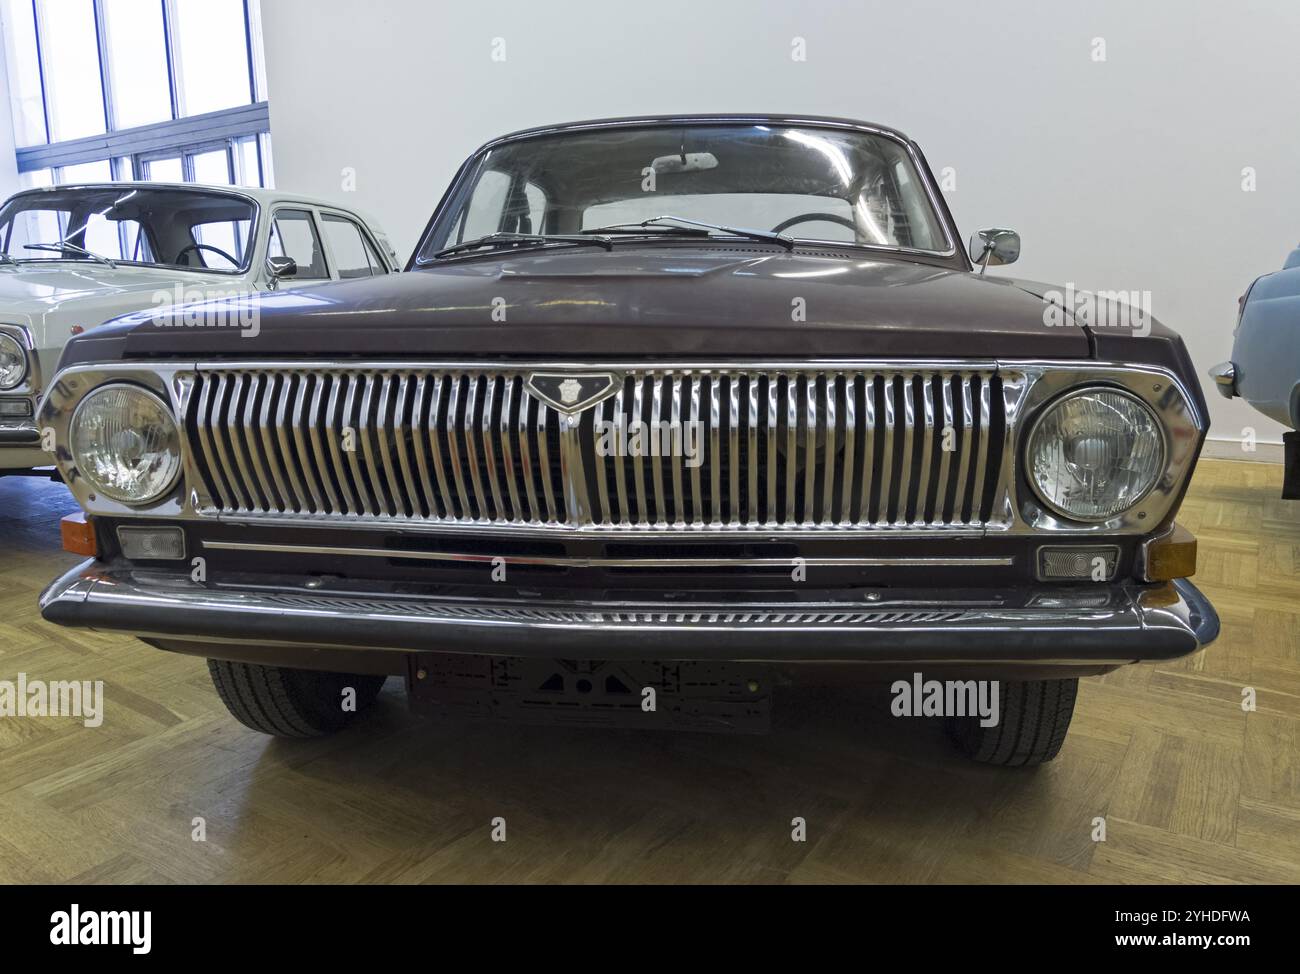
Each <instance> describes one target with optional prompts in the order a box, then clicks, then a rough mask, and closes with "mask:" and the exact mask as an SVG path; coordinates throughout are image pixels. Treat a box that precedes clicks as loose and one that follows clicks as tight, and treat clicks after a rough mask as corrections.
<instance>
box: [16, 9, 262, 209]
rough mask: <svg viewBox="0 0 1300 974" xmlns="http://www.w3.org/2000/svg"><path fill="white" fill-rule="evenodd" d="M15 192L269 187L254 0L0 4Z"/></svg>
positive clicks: (257, 12) (259, 41)
mask: <svg viewBox="0 0 1300 974" xmlns="http://www.w3.org/2000/svg"><path fill="white" fill-rule="evenodd" d="M0 31H2V32H3V34H4V42H5V54H6V62H7V65H8V74H9V88H10V92H11V98H12V103H13V120H14V123H13V124H14V137H15V144H16V146H17V161H18V171H19V174H20V180H21V183H22V186H23V188H32V187H39V186H51V185H67V184H71V183H81V182H106V181H111V180H124V179H144V180H157V181H167V182H203V183H216V184H227V185H242V186H268V185H271V183H272V178H271V165H270V121H269V114H268V112H267V105H266V101H265V94H264V91H265V83H264V81H263V71H262V67H261V60H262V58H261V32H260V18H259V7H258V0H0Z"/></svg>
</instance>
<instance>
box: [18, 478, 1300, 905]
mask: <svg viewBox="0 0 1300 974" xmlns="http://www.w3.org/2000/svg"><path fill="white" fill-rule="evenodd" d="M1281 476H1282V473H1281V469H1280V468H1279V467H1276V466H1269V465H1263V464H1246V463H1229V462H1223V461H1218V462H1212V461H1207V462H1204V463H1202V465H1201V467H1200V469H1199V471H1198V473H1197V475H1196V479H1195V482H1194V484H1193V488H1192V491H1191V494H1190V497H1189V499H1188V501H1187V503H1186V505H1185V507H1184V510H1183V514H1182V516H1181V520H1182V521H1183V522H1184V523H1185V524H1186V525H1187V526H1188V527H1189V528H1191V529H1192V530H1193V531H1194V532H1196V534H1197V535H1198V536H1199V537H1200V542H1201V549H1200V550H1201V561H1200V572H1199V574H1198V576H1197V581H1198V582H1199V583H1200V584H1201V585H1202V586H1203V588H1204V589H1205V591H1206V592H1207V593H1208V594H1209V596H1210V597H1211V598H1212V599H1213V601H1214V602H1215V604H1216V605H1217V607H1218V609H1219V611H1220V613H1221V614H1222V617H1223V635H1222V636H1221V638H1220V639H1219V641H1218V642H1217V643H1216V644H1215V645H1214V646H1212V647H1211V648H1210V649H1209V650H1208V651H1206V652H1203V653H1198V654H1197V655H1195V656H1192V657H1190V658H1187V659H1184V660H1180V661H1177V662H1174V663H1170V664H1165V665H1161V666H1133V667H1127V668H1125V669H1122V670H1120V671H1118V672H1116V673H1113V674H1111V675H1109V676H1107V677H1104V678H1094V679H1089V680H1085V681H1083V684H1082V686H1081V691H1080V696H1079V704H1078V709H1077V710H1076V714H1075V719H1074V726H1073V729H1072V730H1071V733H1070V736H1069V738H1068V739H1067V741H1066V745H1065V748H1064V750H1063V751H1062V753H1061V756H1060V757H1059V758H1058V760H1057V761H1056V762H1055V763H1053V764H1051V765H1048V766H1046V767H1044V768H1042V769H1041V770H1039V771H1037V772H1006V771H998V770H993V769H988V768H984V767H980V766H976V765H972V764H968V763H967V762H965V761H964V760H963V759H961V758H959V757H957V756H956V755H955V754H953V753H952V752H951V751H950V750H949V749H948V747H947V746H946V744H945V742H944V741H943V739H942V737H941V733H940V731H939V729H938V728H937V727H933V726H929V724H928V723H927V722H920V721H901V720H895V719H892V718H890V717H888V716H887V708H886V707H884V706H879V707H871V708H867V707H864V706H862V704H861V700H860V699H859V698H856V697H854V696H852V695H848V694H829V693H820V694H807V693H805V694H800V695H792V696H790V697H788V698H778V702H777V708H778V721H777V730H776V732H775V733H774V734H773V735H771V736H769V737H765V738H748V737H738V738H730V737H713V736H697V735H690V734H659V733H636V732H631V731H626V732H624V731H619V732H612V733H611V732H605V731H582V730H576V729H567V728H529V727H500V726H497V727H486V726H477V725H476V726H454V725H453V726H446V725H439V724H430V723H426V722H424V721H422V720H421V719H419V718H416V717H413V716H411V715H409V714H408V713H407V711H406V707H405V703H404V700H403V697H402V693H401V689H400V686H399V685H398V683H397V681H395V680H394V681H392V682H390V684H389V686H388V688H387V689H386V690H385V691H384V694H383V695H382V697H381V700H380V704H379V706H378V708H377V709H376V710H375V711H374V712H373V713H371V714H368V715H367V716H366V718H365V719H364V721H363V722H362V723H361V724H360V726H358V727H357V728H355V729H353V730H352V731H350V732H348V733H346V734H344V735H342V736H340V737H337V738H334V739H329V740H325V741H313V742H307V743H297V742H285V741H272V740H269V739H267V738H263V737H260V736H259V735H257V734H255V733H253V732H251V731H248V730H246V729H244V728H243V727H242V726H240V725H239V724H237V723H235V722H234V720H232V719H231V718H230V717H228V716H227V714H226V713H225V711H224V710H223V709H222V707H221V704H220V703H219V701H218V699H217V696H216V694H215V692H214V691H213V690H212V688H211V686H210V685H209V682H208V676H207V671H206V668H205V667H204V665H203V663H202V661H201V660H197V659H192V658H188V657H181V656H173V655H171V654H167V653H162V652H158V651H155V650H153V649H150V648H148V647H146V646H144V645H142V644H140V643H137V642H135V641H134V640H132V639H129V638H124V637H119V636H113V635H99V634H94V633H80V632H71V631H67V630H62V629H59V628H57V627H54V626H49V625H46V624H45V623H44V622H43V621H42V620H41V619H40V617H39V615H38V613H37V611H36V607H35V602H36V596H37V593H38V592H39V591H40V589H41V587H42V586H43V585H44V584H45V583H46V582H47V581H49V580H50V579H51V578H52V577H53V576H54V575H55V574H56V573H58V572H59V571H61V570H62V569H63V568H64V567H65V566H68V565H70V564H72V563H73V562H74V561H75V560H76V558H75V556H72V555H68V554H66V553H64V552H62V551H60V550H59V532H58V519H59V517H60V516H61V515H62V514H64V513H66V512H68V511H70V510H72V509H73V507H74V505H73V503H72V501H71V499H70V498H69V496H68V494H67V492H66V491H65V490H64V489H63V487H62V486H61V485H59V484H51V483H44V482H40V481H32V480H26V479H20V478H8V479H4V480H0V679H14V678H15V676H16V674H17V673H18V672H20V671H22V672H26V673H27V674H28V676H29V677H32V678H42V679H48V680H60V679H102V680H104V681H105V683H106V698H107V699H106V717H105V720H104V723H103V726H102V727H99V728H97V729H87V728H85V727H83V726H82V725H81V723H80V722H79V721H76V720H73V719H69V718H57V719H53V718H45V719H39V718H26V719H20V718H9V719H0V881H5V882H11V883H13V882H53V881H72V882H137V881H160V882H213V881H237V882H272V881H280V882H353V881H362V882H390V881H391V882H421V881H426V882H448V881H471V882H484V881H524V882H553V881H578V882H601V881H660V882H677V881H697V882H716V881H739V882H782V881H789V882H804V881H819V882H820V881H829V882H841V881H849V882H853V881H877V882H963V881H992V882H1062V883H1086V882H1297V881H1300V503H1297V502H1285V501H1282V500H1279V499H1277V498H1278V494H1279V491H1280V484H1281ZM1243 686H1253V687H1255V688H1256V690H1257V693H1258V710H1257V711H1256V712H1253V713H1245V712H1243V711H1242V709H1241V704H1240V701H1241V691H1242V687H1243ZM497 816H500V817H504V818H505V819H506V823H507V833H506V834H507V841H506V842H504V843H501V842H493V841H492V840H491V826H490V823H491V820H492V819H493V818H494V817H497ZM794 816H801V817H803V818H804V819H805V820H806V822H807V829H808V837H807V841H806V842H793V841H791V838H790V830H791V825H790V822H791V819H792V818H793V817H794ZM1097 816H1104V817H1105V819H1106V823H1107V832H1106V841H1104V842H1094V841H1093V840H1092V830H1093V825H1092V821H1093V819H1094V817H1097ZM196 817H202V818H203V819H204V820H205V821H206V829H207V841H206V842H195V841H193V840H192V838H191V833H192V831H193V825H192V822H193V820H194V819H195V818H196Z"/></svg>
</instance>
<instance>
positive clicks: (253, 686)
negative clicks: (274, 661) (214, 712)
mask: <svg viewBox="0 0 1300 974" xmlns="http://www.w3.org/2000/svg"><path fill="white" fill-rule="evenodd" d="M208 673H209V675H211V677H212V684H213V686H215V687H216V688H217V694H218V695H219V696H220V697H221V702H222V703H224V704H225V705H226V709H227V710H229V711H230V713H231V716H233V717H234V718H235V719H236V720H237V721H239V722H240V723H241V724H243V725H244V726H245V727H251V728H252V729H253V730H255V731H260V732H261V733H263V734H271V735H273V736H275V737H299V738H301V737H323V736H325V735H326V734H332V733H334V732H336V731H340V730H342V729H343V728H344V727H346V726H347V725H348V724H350V723H352V721H353V720H354V719H356V716H357V714H359V713H361V712H362V711H364V710H365V709H366V708H368V707H369V706H370V705H371V704H372V703H374V701H375V697H377V696H378V695H379V691H380V689H381V688H382V687H383V685H384V680H385V679H386V677H383V676H369V675H360V674H351V673H326V672H323V671H317V670H292V669H288V668H287V667H283V666H261V665H258V664H255V663H232V662H228V661H226V660H216V659H210V660H208ZM348 688H351V689H352V690H354V691H355V694H356V696H355V700H356V709H355V710H344V709H343V707H344V701H345V699H346V698H345V691H346V690H347V689H348Z"/></svg>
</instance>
